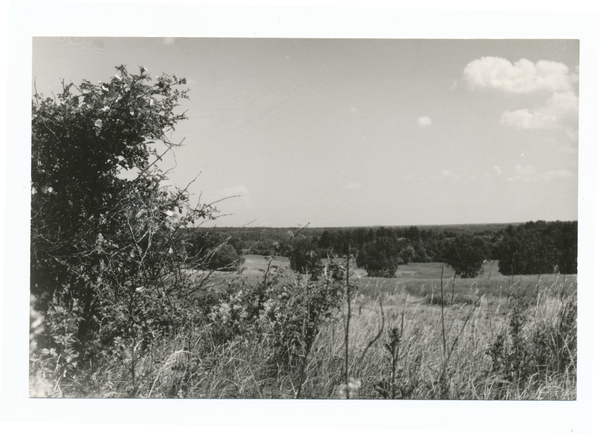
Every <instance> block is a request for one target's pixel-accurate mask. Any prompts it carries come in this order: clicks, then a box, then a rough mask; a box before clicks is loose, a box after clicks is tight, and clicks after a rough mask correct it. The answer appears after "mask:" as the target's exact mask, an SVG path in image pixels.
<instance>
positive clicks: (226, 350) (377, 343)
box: [47, 255, 577, 400]
mask: <svg viewBox="0 0 600 434" xmlns="http://www.w3.org/2000/svg"><path fill="white" fill-rule="evenodd" d="M338 262H342V261H341V260H340V261H338ZM487 267H488V268H487V269H486V270H484V273H483V274H482V275H480V276H479V277H477V278H473V279H460V278H456V279H454V278H453V273H451V271H452V270H451V269H450V268H445V269H444V275H443V276H442V265H441V264H439V263H424V264H409V265H405V266H400V267H399V269H398V273H397V275H396V277H395V278H391V279H384V278H370V277H366V276H365V275H364V273H363V272H362V270H358V269H356V268H355V267H352V266H351V274H350V275H348V276H346V275H345V273H344V274H343V275H341V276H338V277H339V278H338V279H337V280H335V279H329V280H319V279H320V278H319V279H313V280H311V279H310V278H309V277H308V276H302V275H298V274H294V273H292V272H291V270H289V267H288V261H287V259H286V258H284V257H274V258H263V257H260V256H256V255H249V256H247V257H246V261H245V264H244V268H243V269H242V271H241V272H238V273H212V274H211V275H210V276H203V277H202V279H203V281H206V280H207V279H208V281H210V282H211V284H210V285H207V284H206V282H204V286H203V287H204V288H205V289H206V290H205V291H204V292H203V293H202V292H201V293H199V294H198V296H197V298H196V301H195V303H196V306H197V309H198V310H202V311H203V312H204V313H203V318H205V319H206V320H205V321H202V320H196V322H195V323H194V320H190V321H188V323H186V324H184V325H183V326H181V327H179V328H177V329H170V330H169V331H168V332H167V333H165V334H164V335H163V336H161V337H158V336H157V337H156V339H155V342H153V345H152V346H151V348H149V349H147V350H146V351H144V352H143V353H142V352H141V351H140V352H138V353H137V355H136V348H137V347H136V346H132V347H131V348H132V351H127V350H125V351H123V352H122V353H121V354H119V355H118V357H113V358H112V359H111V363H103V364H101V365H100V366H99V367H98V369H96V370H95V371H94V372H93V374H92V373H90V374H88V375H87V376H86V375H80V376H79V377H77V376H75V377H74V378H71V379H69V378H68V377H66V378H65V380H64V381H63V383H62V384H61V387H59V388H58V389H57V388H56V387H54V391H53V392H48V393H47V395H50V396H86V397H146V398H217V399H219V398H229V399H231V398H250V399H266V398H284V399H292V398H312V399H315V398H318V399H328V398H360V399H455V400H456V399H469V400H490V399H495V400H498V399H500V400H507V399H508V400H515V399H518V400H574V399H576V383H577V382H576V380H577V377H576V372H577V371H576V361H577V359H576V352H577V342H576V336H577V327H576V316H577V315H576V312H577V303H576V300H577V278H576V276H574V275H570V276H565V275H541V276H502V275H500V274H499V273H498V272H497V267H496V266H495V264H493V263H491V264H487ZM342 271H343V269H342ZM196 279H199V277H198V276H196ZM348 288H349V289H350V292H347V289H348ZM332 294H335V295H332ZM261 303H262V304H261ZM348 312H349V313H350V317H348ZM346 331H347V332H346ZM134 359H135V363H134ZM133 373H134V374H135V375H134V378H135V382H134V383H133V384H132V375H133ZM57 390H58V391H59V392H60V393H59V392H57Z"/></svg>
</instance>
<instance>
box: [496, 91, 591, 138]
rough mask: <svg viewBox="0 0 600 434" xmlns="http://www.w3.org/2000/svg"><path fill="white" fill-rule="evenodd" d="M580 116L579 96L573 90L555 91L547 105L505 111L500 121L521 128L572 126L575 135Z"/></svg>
mask: <svg viewBox="0 0 600 434" xmlns="http://www.w3.org/2000/svg"><path fill="white" fill-rule="evenodd" d="M578 118H579V98H578V97H577V96H576V95H575V94H574V93H573V92H571V91H569V92H560V93H554V94H553V95H552V96H551V97H550V99H549V100H548V101H547V102H546V105H544V106H542V107H537V108H535V109H533V110H529V109H521V110H515V111H505V112H504V113H503V114H502V117H501V118H500V123H501V124H502V125H505V126H507V127H513V128H519V129H532V128H556V127H559V126H566V127H571V130H572V131H571V132H570V135H571V136H574V135H575V132H574V128H576V125H577V121H578Z"/></svg>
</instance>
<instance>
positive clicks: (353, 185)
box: [342, 182, 361, 190]
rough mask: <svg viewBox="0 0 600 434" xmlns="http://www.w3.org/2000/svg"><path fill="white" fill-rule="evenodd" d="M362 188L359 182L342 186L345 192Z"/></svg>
mask: <svg viewBox="0 0 600 434" xmlns="http://www.w3.org/2000/svg"><path fill="white" fill-rule="evenodd" d="M360 187H361V185H360V184H359V183H358V182H351V183H350V184H346V185H342V188H343V189H344V190H355V189H357V188H360Z"/></svg>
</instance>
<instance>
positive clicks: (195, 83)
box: [30, 37, 579, 400]
mask: <svg viewBox="0 0 600 434" xmlns="http://www.w3.org/2000/svg"><path fill="white" fill-rule="evenodd" d="M82 58H84V59H86V60H85V61H84V62H78V59H82ZM114 65H116V66H114ZM578 71H579V41H577V40H423V39H408V40H407V39H398V40H380V39H373V40H364V39H363V40H356V39H349V40H342V39H296V38H292V39H277V38H275V39H262V38H249V39H237V38H228V39H223V38H105V37H90V38H73V37H71V38H69V37H48V38H34V40H33V77H32V79H33V92H34V95H33V101H32V209H31V213H32V214H31V215H32V219H31V231H32V232H31V288H30V290H31V295H32V314H33V315H34V318H32V320H33V322H34V324H35V326H36V327H34V328H33V329H32V343H33V344H35V349H33V348H32V362H31V369H32V371H31V380H32V383H31V384H32V389H31V390H30V393H31V395H32V396H40V395H41V396H44V395H47V396H65V397H67V396H70V397H106V398H108V397H117V398H119V397H136V398H137V397H139V398H247V399H256V398H258V399H267V398H284V399H291V398H319V399H328V398H345V399H348V398H363V399H378V398H381V399H519V400H533V399H542V400H543V399H550V400H573V399H576V396H577V394H576V386H577V375H576V374H577V179H578V176H577V175H578V160H577V156H578V117H579V116H578V107H579V96H578V95H579V91H578V89H579V75H578ZM59 78H60V79H59ZM38 315H39V316H38ZM38 324H39V327H37V326H38Z"/></svg>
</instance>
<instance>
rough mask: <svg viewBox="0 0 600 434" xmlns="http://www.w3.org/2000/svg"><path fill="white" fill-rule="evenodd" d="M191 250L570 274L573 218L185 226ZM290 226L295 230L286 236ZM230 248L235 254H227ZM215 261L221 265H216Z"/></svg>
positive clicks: (312, 262)
mask: <svg viewBox="0 0 600 434" xmlns="http://www.w3.org/2000/svg"><path fill="white" fill-rule="evenodd" d="M188 231H190V232H189V233H188V234H187V236H186V239H187V240H188V241H189V243H190V251H189V253H190V254H191V255H194V254H197V253H198V251H199V249H200V250H201V249H207V248H214V247H215V246H217V245H219V244H223V243H225V245H227V246H230V248H229V247H228V248H227V249H228V252H229V253H230V257H229V258H228V259H233V257H234V256H235V255H238V256H240V255H244V254H257V255H264V256H269V255H273V254H281V255H284V256H287V257H289V258H290V265H291V267H292V268H293V269H294V270H296V271H299V272H303V273H314V272H315V270H318V268H319V266H320V264H321V259H323V258H327V257H329V258H335V257H345V256H346V255H347V254H348V251H349V249H350V252H351V254H352V255H353V256H355V258H356V264H357V266H358V267H360V268H363V269H364V270H366V271H367V274H368V275H369V276H379V277H391V276H394V274H395V273H396V271H397V269H398V266H400V265H403V264H408V263H411V262H442V263H446V264H448V265H449V266H451V267H452V269H453V270H454V272H455V273H456V275H457V276H459V277H475V276H477V275H478V274H480V273H481V272H482V270H483V265H484V261H498V266H499V270H500V272H501V273H502V274H504V275H513V274H545V273H554V272H559V273H563V274H576V273H577V222H576V221H573V222H560V221H555V222H545V221H537V222H527V223H525V224H520V225H471V226H466V225H465V226H440V227H426V228H421V229H419V228H418V227H416V226H410V227H378V228H366V227H358V228H331V229H324V228H305V229H303V230H301V231H299V230H298V229H297V228H296V229H290V228H243V229H240V228H203V229H189V230H188ZM294 232H299V233H301V236H295V237H291V236H290V234H292V233H294ZM233 252H235V253H233ZM221 265H222V264H221Z"/></svg>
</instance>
